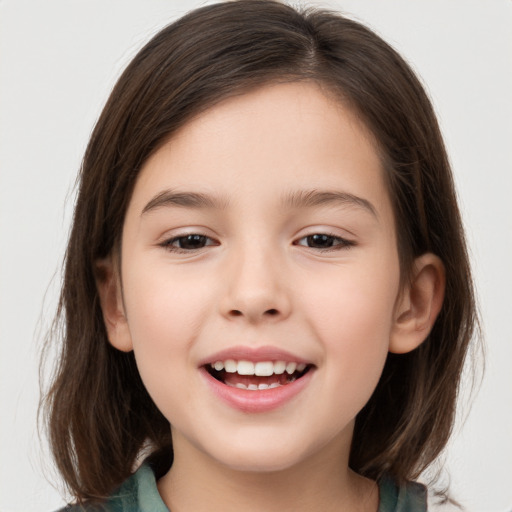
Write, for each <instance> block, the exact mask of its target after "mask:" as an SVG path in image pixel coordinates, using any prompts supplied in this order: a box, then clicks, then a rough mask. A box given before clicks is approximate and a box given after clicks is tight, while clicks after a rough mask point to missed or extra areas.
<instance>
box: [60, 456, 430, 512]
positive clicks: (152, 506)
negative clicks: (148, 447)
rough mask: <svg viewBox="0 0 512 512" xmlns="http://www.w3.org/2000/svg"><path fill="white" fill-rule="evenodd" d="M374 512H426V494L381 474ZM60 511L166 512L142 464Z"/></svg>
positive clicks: (416, 486) (148, 470) (417, 486)
mask: <svg viewBox="0 0 512 512" xmlns="http://www.w3.org/2000/svg"><path fill="white" fill-rule="evenodd" d="M379 495H380V503H379V510H378V512H426V510H427V493H426V490H425V487H424V486H423V485H421V484H417V483H414V482H409V483H408V484H407V485H404V486H401V487H398V486H397V485H395V483H394V481H393V480H392V479H391V478H389V477H385V478H383V479H382V480H381V481H380V482H379ZM60 512H169V509H168V508H167V507H166V506H165V503H164V502H163V501H162V498H161V497H160V494H159V493H158V489H157V486H156V480H155V475H154V473H153V471H152V470H151V468H150V467H149V466H147V465H142V466H141V467H140V468H139V469H138V470H137V471H136V472H135V473H134V474H133V475H132V476H131V477H130V478H128V479H127V480H126V481H125V482H124V483H123V485H121V487H120V488H119V489H118V490H117V491H116V492H115V493H114V494H113V495H112V496H111V497H110V498H109V499H108V501H107V502H106V503H104V504H102V505H84V506H80V505H71V506H69V507H66V508H64V509H62V510H61V511H60Z"/></svg>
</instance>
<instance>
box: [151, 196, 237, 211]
mask: <svg viewBox="0 0 512 512" xmlns="http://www.w3.org/2000/svg"><path fill="white" fill-rule="evenodd" d="M227 205H228V200H227V199H223V198H217V197H213V196H210V195H208V194H201V193H199V192H175V191H173V190H164V191H163V192H160V194H157V195H156V196H155V197H154V198H153V199H151V201H149V203H148V204H147V205H146V206H145V207H144V209H143V210H142V215H144V214H145V213H147V212H149V211H151V210H155V209H157V208H162V207H164V206H178V207H184V208H212V209H224V208H226V206H227Z"/></svg>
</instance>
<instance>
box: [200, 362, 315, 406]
mask: <svg viewBox="0 0 512 512" xmlns="http://www.w3.org/2000/svg"><path fill="white" fill-rule="evenodd" d="M200 372H201V375H202V376H203V378H204V379H205V380H206V382H207V384H208V385H209V386H210V389H211V390H212V391H213V393H215V395H217V396H218V397H219V398H220V399H221V400H223V401H224V402H226V403H227V404H228V405H230V406H231V407H233V408H235V409H238V410H240V411H242V412H248V413H258V412H267V411H272V410H273V409H277V408H278V407H281V406H283V405H284V404H286V403H287V402H289V401H290V400H291V399H292V398H293V397H295V396H296V395H298V394H299V393H300V392H301V391H302V390H303V389H304V388H305V387H306V386H307V385H308V384H309V382H310V381H311V376H312V374H313V369H310V370H309V371H308V372H307V373H306V374H305V375H304V376H302V377H300V378H299V379H297V380H295V381H293V382H290V383H289V384H285V385H282V386H279V387H277V388H271V389H258V390H249V389H239V388H234V387H231V386H227V385H226V384H223V383H222V382H220V381H218V380H217V379H215V378H214V377H212V376H211V375H210V374H209V373H208V371H207V370H206V369H205V368H200Z"/></svg>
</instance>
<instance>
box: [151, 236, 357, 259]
mask: <svg viewBox="0 0 512 512" xmlns="http://www.w3.org/2000/svg"><path fill="white" fill-rule="evenodd" d="M313 237H323V238H322V239H323V241H324V242H330V243H331V245H329V246H327V247H311V246H310V245H306V244H301V243H300V242H301V241H302V240H306V241H307V243H311V242H313ZM191 238H193V239H195V240H196V241H197V240H198V241H201V242H206V243H204V245H201V247H193V248H189V249H186V248H184V247H180V246H179V245H175V244H180V243H182V242H183V241H186V240H187V239H191ZM308 239H309V240H308ZM208 241H210V242H213V243H208ZM216 245H219V244H218V243H217V242H215V241H214V240H213V239H212V238H210V237H208V236H206V235H201V234H199V233H189V234H186V235H180V236H176V237H173V238H170V239H169V240H165V241H164V242H162V243H161V244H160V246H162V247H164V248H165V249H167V250H168V251H170V252H175V253H182V254H186V253H188V254H190V253H192V252H195V251H200V250H201V249H204V248H205V247H210V246H216ZM293 245H300V246H302V247H307V248H309V249H317V250H318V251H320V252H331V251H339V250H343V249H349V248H350V247H353V246H354V245H356V244H355V242H353V241H351V240H347V239H345V238H342V237H339V236H336V235H333V234H330V233H313V234H311V235H307V236H303V237H302V238H299V239H298V240H297V241H296V242H294V243H293Z"/></svg>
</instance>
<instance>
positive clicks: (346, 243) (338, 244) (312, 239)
mask: <svg viewBox="0 0 512 512" xmlns="http://www.w3.org/2000/svg"><path fill="white" fill-rule="evenodd" d="M295 245H302V246H304V247H310V248H312V249H320V250H327V251H329V250H331V251H333V250H337V249H343V248H347V247H351V246H353V245H355V244H354V242H352V241H350V240H346V239H345V238H341V237H339V236H335V235H329V234H327V233H314V234H313V235H308V236H305V237H303V238H301V239H299V240H297V242H296V243H295Z"/></svg>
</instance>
